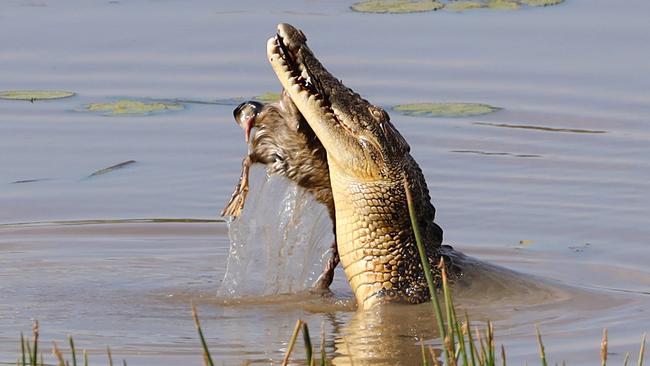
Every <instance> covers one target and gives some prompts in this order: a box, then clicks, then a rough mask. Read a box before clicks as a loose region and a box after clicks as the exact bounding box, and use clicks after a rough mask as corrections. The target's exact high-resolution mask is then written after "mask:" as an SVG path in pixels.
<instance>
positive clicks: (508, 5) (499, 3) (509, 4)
mask: <svg viewBox="0 0 650 366" xmlns="http://www.w3.org/2000/svg"><path fill="white" fill-rule="evenodd" d="M487 7H488V8H490V9H499V10H516V9H519V3H518V2H516V1H512V0H490V1H488V2H487Z"/></svg>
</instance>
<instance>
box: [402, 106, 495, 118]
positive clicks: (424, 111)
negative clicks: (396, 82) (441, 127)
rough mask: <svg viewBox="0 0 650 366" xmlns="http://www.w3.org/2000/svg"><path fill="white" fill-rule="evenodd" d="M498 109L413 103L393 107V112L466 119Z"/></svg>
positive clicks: (416, 115) (415, 115) (414, 115)
mask: <svg viewBox="0 0 650 366" xmlns="http://www.w3.org/2000/svg"><path fill="white" fill-rule="evenodd" d="M500 109H501V108H499V107H493V106H491V105H487V104H480V103H415V104H401V105H396V106H394V107H393V110H394V111H396V112H399V113H402V114H404V115H407V116H412V117H468V116H477V115H480V114H486V113H490V112H494V111H498V110H500Z"/></svg>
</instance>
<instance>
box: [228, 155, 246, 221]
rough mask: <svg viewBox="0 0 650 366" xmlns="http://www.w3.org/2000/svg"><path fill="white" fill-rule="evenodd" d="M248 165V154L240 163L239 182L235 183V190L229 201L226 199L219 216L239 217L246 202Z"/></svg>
mask: <svg viewBox="0 0 650 366" xmlns="http://www.w3.org/2000/svg"><path fill="white" fill-rule="evenodd" d="M250 166H251V159H250V157H249V156H246V157H245V158H244V160H243V161H242V164H241V175H240V177H239V183H237V186H236V187H235V191H234V192H232V196H230V201H228V204H226V207H224V209H223V210H221V216H233V217H239V215H240V214H241V211H242V210H243V209H244V202H246V196H247V195H248V172H249V170H250Z"/></svg>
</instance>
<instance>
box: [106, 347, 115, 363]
mask: <svg viewBox="0 0 650 366" xmlns="http://www.w3.org/2000/svg"><path fill="white" fill-rule="evenodd" d="M106 354H107V355H108V365H109V366H113V355H111V347H106Z"/></svg>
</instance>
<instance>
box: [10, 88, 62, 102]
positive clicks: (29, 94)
mask: <svg viewBox="0 0 650 366" xmlns="http://www.w3.org/2000/svg"><path fill="white" fill-rule="evenodd" d="M73 95H75V93H73V92H69V91H65V90H3V91H0V99H8V100H27V101H30V102H34V101H36V100H47V99H61V98H68V97H71V96H73Z"/></svg>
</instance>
